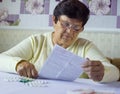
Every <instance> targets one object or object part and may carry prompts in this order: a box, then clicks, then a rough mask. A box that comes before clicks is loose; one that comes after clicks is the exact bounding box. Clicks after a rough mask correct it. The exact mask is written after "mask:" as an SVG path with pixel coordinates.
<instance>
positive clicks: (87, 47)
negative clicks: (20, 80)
mask: <svg viewBox="0 0 120 94" xmlns="http://www.w3.org/2000/svg"><path fill="white" fill-rule="evenodd" d="M53 47H54V45H53V43H52V32H49V33H45V34H37V35H32V36H30V37H29V38H27V39H25V40H23V41H22V42H21V43H19V44H18V45H16V46H15V47H13V48H11V49H9V50H8V51H6V52H3V53H1V54H0V71H5V72H13V73H16V70H15V68H16V65H17V63H18V62H19V61H21V60H28V61H29V62H30V63H32V64H34V66H35V68H36V69H37V71H38V72H39V70H40V69H41V67H42V66H43V64H44V62H45V60H46V59H47V57H48V56H49V54H50V53H51V51H52V49H53ZM67 50H68V51H70V52H72V53H74V54H76V55H78V56H81V57H83V58H89V59H90V60H97V61H98V60H99V61H101V62H102V64H103V65H104V68H105V74H104V77H103V79H102V81H101V82H111V81H117V80H118V79H119V76H120V73H119V70H118V69H117V68H116V67H115V66H113V65H112V64H110V62H109V61H108V60H107V59H106V58H105V56H104V55H103V54H102V53H101V52H100V51H99V50H98V49H97V47H96V46H95V45H94V44H93V43H92V42H90V41H88V40H86V39H83V38H78V39H77V40H76V41H75V42H74V43H73V44H72V45H71V46H69V47H68V48H67ZM80 77H85V74H83V75H81V76H80Z"/></svg>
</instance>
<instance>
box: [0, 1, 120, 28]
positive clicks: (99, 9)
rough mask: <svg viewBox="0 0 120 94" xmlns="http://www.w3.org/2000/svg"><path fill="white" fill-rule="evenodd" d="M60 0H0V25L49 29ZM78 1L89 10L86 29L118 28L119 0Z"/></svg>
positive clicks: (119, 23)
mask: <svg viewBox="0 0 120 94" xmlns="http://www.w3.org/2000/svg"><path fill="white" fill-rule="evenodd" d="M60 1H61V0H0V26H2V28H3V26H5V28H11V27H12V28H16V27H17V28H18V29H41V28H48V29H49V28H51V26H52V22H51V16H52V14H53V9H54V7H55V6H56V4H58V3H59V2H60ZM80 1H82V2H83V3H85V4H86V5H87V6H88V7H89V9H90V11H91V16H90V19H89V21H88V23H87V24H86V28H87V29H88V30H89V29H91V28H92V29H94V28H95V29H101V28H102V29H120V0H80ZM32 6H33V7H32ZM1 17H2V18H1ZM0 28H1V27H0Z"/></svg>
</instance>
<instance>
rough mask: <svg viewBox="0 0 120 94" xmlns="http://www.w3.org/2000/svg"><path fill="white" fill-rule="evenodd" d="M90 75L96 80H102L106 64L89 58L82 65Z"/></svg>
mask: <svg viewBox="0 0 120 94" xmlns="http://www.w3.org/2000/svg"><path fill="white" fill-rule="evenodd" d="M82 68H83V70H84V71H85V73H86V74H87V75H88V77H89V78H90V79H92V80H94V81H101V80H102V78H103V76H104V66H103V64H102V63H101V62H100V61H90V60H89V59H88V60H87V62H85V63H84V64H83V65H82Z"/></svg>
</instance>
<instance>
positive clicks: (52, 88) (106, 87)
mask: <svg viewBox="0 0 120 94" xmlns="http://www.w3.org/2000/svg"><path fill="white" fill-rule="evenodd" d="M14 77H20V76H18V75H16V74H11V73H5V72H0V94H38V93H39V94H67V92H68V91H71V90H77V89H93V90H95V91H109V92H114V94H120V82H111V83H98V82H94V81H92V80H90V79H77V80H76V81H74V82H69V81H59V80H47V79H37V81H46V82H47V83H46V85H45V86H29V85H26V84H25V83H22V82H19V81H6V79H8V78H14Z"/></svg>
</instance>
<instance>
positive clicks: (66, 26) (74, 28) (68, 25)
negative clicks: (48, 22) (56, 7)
mask: <svg viewBox="0 0 120 94" xmlns="http://www.w3.org/2000/svg"><path fill="white" fill-rule="evenodd" d="M59 22H60V23H61V26H62V27H63V28H66V29H70V28H71V29H72V30H73V31H75V32H79V31H80V29H81V27H80V26H78V25H73V24H70V23H69V22H66V21H61V20H59Z"/></svg>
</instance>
